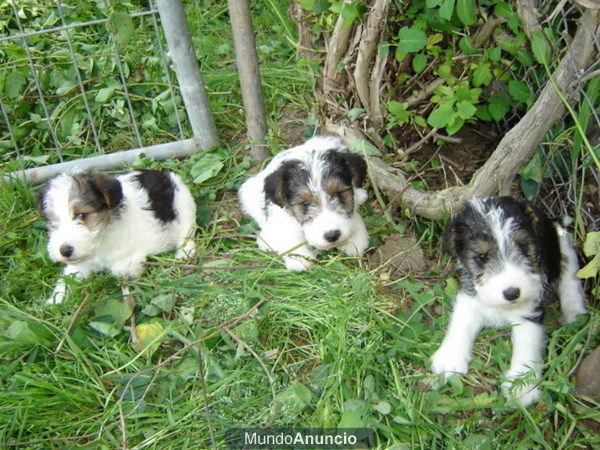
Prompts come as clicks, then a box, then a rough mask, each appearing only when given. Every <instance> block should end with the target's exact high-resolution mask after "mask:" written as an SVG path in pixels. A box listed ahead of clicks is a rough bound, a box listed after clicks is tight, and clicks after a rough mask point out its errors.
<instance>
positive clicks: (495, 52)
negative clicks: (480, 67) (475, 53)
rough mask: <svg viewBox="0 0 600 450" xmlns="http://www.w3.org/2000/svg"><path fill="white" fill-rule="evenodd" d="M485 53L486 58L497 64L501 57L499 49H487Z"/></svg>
mask: <svg viewBox="0 0 600 450" xmlns="http://www.w3.org/2000/svg"><path fill="white" fill-rule="evenodd" d="M485 52H486V53H487V55H488V58H490V61H494V62H498V61H500V58H501V57H502V49H501V48H500V47H490V48H487V49H486V50H485Z"/></svg>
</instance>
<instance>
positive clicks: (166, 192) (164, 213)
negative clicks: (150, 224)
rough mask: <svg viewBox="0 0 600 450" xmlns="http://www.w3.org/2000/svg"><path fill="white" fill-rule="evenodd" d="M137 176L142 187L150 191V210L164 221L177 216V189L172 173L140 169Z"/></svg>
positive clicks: (169, 220) (170, 220)
mask: <svg viewBox="0 0 600 450" xmlns="http://www.w3.org/2000/svg"><path fill="white" fill-rule="evenodd" d="M139 172H140V173H139V174H137V175H136V176H135V178H136V180H137V181H138V183H139V184H140V187H141V188H142V189H144V190H145V191H146V192H147V193H148V200H149V201H150V211H152V213H153V214H154V217H156V218H157V219H159V220H161V221H163V222H172V221H173V220H175V219H176V218H177V213H176V212H175V208H174V205H173V200H174V198H175V189H177V186H175V184H174V183H173V180H172V179H171V175H170V174H169V173H168V172H162V171H160V170H140V171H139Z"/></svg>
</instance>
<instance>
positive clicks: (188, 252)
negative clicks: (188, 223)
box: [175, 239, 196, 260]
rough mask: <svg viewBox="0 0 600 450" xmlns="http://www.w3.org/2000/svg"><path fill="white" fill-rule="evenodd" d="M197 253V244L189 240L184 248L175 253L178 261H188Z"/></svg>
mask: <svg viewBox="0 0 600 450" xmlns="http://www.w3.org/2000/svg"><path fill="white" fill-rule="evenodd" d="M194 253H196V243H195V242H194V241H193V240H191V239H188V240H187V241H186V242H185V244H184V245H183V246H182V247H179V248H178V249H177V251H176V252H175V258H176V259H182V260H188V259H190V258H191V257H192V256H194Z"/></svg>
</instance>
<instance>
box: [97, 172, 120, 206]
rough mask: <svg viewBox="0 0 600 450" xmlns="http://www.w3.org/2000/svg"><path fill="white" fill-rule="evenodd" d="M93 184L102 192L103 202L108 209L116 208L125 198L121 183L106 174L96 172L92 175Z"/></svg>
mask: <svg viewBox="0 0 600 450" xmlns="http://www.w3.org/2000/svg"><path fill="white" fill-rule="evenodd" d="M91 182H92V186H93V187H94V189H96V191H98V193H99V194H100V199H101V201H102V204H103V205H105V206H106V207H107V208H108V209H112V208H115V207H116V206H118V205H119V203H121V200H123V189H122V188H121V183H120V182H119V181H118V180H116V179H114V178H113V177H109V176H106V175H100V174H94V175H92V176H91Z"/></svg>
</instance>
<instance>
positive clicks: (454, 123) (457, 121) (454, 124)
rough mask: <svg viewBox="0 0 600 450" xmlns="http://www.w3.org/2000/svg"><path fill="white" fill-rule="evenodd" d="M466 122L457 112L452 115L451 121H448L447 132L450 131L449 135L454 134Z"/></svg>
mask: <svg viewBox="0 0 600 450" xmlns="http://www.w3.org/2000/svg"><path fill="white" fill-rule="evenodd" d="M464 124H465V121H464V120H463V119H461V118H460V117H458V114H456V115H454V116H453V117H452V119H451V120H450V122H448V125H446V133H448V136H452V135H453V134H454V133H456V132H457V131H458V130H460V129H461V128H462V126H463V125H464Z"/></svg>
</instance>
